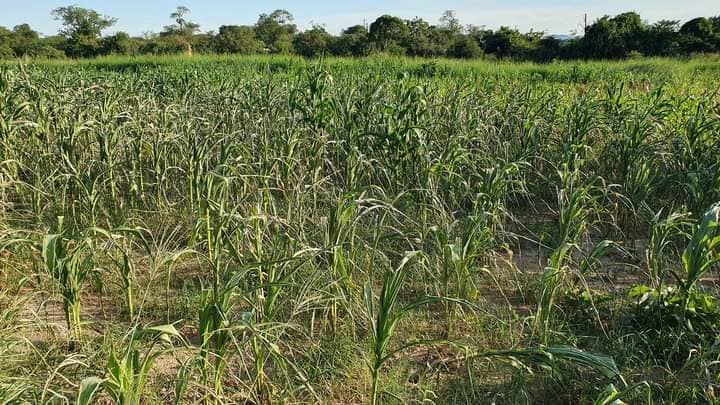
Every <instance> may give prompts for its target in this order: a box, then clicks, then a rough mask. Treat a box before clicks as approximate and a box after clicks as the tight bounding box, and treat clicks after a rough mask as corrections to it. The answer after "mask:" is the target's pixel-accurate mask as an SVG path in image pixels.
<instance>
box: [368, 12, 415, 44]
mask: <svg viewBox="0 0 720 405" xmlns="http://www.w3.org/2000/svg"><path fill="white" fill-rule="evenodd" d="M409 33H410V32H409V29H408V26H407V24H405V22H404V21H403V20H401V19H399V18H397V17H393V16H391V15H387V14H385V15H383V16H380V17H378V19H377V20H375V21H374V22H373V23H372V24H370V34H369V39H370V41H372V42H373V43H374V44H375V45H376V46H377V49H378V50H380V51H381V52H388V51H390V50H391V48H393V47H397V46H399V44H401V43H402V42H403V41H404V40H405V39H406V38H407V36H408V35H409Z"/></svg>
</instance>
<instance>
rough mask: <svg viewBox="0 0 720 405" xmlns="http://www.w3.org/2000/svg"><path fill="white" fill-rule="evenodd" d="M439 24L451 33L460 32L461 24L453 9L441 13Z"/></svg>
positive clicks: (456, 33)
mask: <svg viewBox="0 0 720 405" xmlns="http://www.w3.org/2000/svg"><path fill="white" fill-rule="evenodd" d="M440 26H441V27H442V28H443V29H445V30H446V31H447V32H449V33H450V34H451V35H458V34H461V33H462V25H460V20H459V19H458V18H457V14H456V13H455V11H454V10H447V11H445V12H444V13H443V15H442V17H440Z"/></svg>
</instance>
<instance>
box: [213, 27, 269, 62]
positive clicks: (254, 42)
mask: <svg viewBox="0 0 720 405" xmlns="http://www.w3.org/2000/svg"><path fill="white" fill-rule="evenodd" d="M212 49H213V50H214V51H215V52H217V53H240V54H243V55H249V54H254V53H258V52H260V51H262V49H263V44H262V42H260V40H259V39H257V37H256V36H255V30H254V29H253V27H248V26H237V25H223V26H222V27H220V30H219V32H218V34H217V35H216V36H215V37H214V38H213V40H212Z"/></svg>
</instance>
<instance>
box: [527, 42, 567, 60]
mask: <svg viewBox="0 0 720 405" xmlns="http://www.w3.org/2000/svg"><path fill="white" fill-rule="evenodd" d="M561 54H562V44H561V43H560V40H559V39H557V38H555V37H553V36H545V37H543V38H541V39H540V41H538V44H537V50H536V53H535V56H534V58H533V59H535V60H537V61H540V62H549V61H551V60H553V59H556V58H559V57H560V55H561Z"/></svg>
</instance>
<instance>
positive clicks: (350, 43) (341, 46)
mask: <svg viewBox="0 0 720 405" xmlns="http://www.w3.org/2000/svg"><path fill="white" fill-rule="evenodd" d="M330 51H331V52H332V54H333V55H336V56H365V55H367V54H368V51H369V49H368V31H367V29H366V28H365V27H364V26H363V25H353V26H352V27H348V28H346V29H345V30H343V32H342V33H341V34H340V35H339V36H337V37H334V38H332V39H331V41H330Z"/></svg>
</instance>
